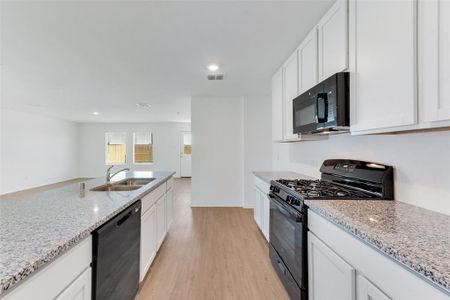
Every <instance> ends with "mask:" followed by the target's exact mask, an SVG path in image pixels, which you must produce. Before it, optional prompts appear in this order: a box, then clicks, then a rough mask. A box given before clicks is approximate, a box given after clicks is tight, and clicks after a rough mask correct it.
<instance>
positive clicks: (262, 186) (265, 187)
mask: <svg viewBox="0 0 450 300" xmlns="http://www.w3.org/2000/svg"><path fill="white" fill-rule="evenodd" d="M255 185H256V187H257V188H258V189H260V190H261V192H263V193H265V194H268V193H269V192H270V184H268V183H267V182H265V181H263V180H261V179H259V178H258V177H256V176H255Z"/></svg>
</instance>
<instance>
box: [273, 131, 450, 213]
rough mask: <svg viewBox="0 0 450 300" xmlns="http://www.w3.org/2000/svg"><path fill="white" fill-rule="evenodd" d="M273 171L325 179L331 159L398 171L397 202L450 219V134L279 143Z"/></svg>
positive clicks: (353, 137) (332, 138)
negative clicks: (326, 163)
mask: <svg viewBox="0 0 450 300" xmlns="http://www.w3.org/2000/svg"><path fill="white" fill-rule="evenodd" d="M272 150H273V153H272V154H273V159H272V163H273V169H274V170H289V171H295V172H298V173H303V174H307V175H311V176H316V177H319V176H320V172H319V168H320V165H321V164H322V161H323V160H325V159H328V158H349V159H358V160H367V161H373V162H379V163H382V164H388V165H392V166H394V178H395V199H396V200H398V201H402V202H405V203H409V204H413V205H417V206H420V207H423V208H427V209H430V210H434V211H437V212H440V213H443V214H447V215H450V175H449V170H450V130H449V131H435V132H421V133H407V134H406V133H403V134H391V135H367V136H351V135H350V134H342V135H335V136H330V137H329V139H327V140H323V141H311V142H301V143H274V144H273V147H272Z"/></svg>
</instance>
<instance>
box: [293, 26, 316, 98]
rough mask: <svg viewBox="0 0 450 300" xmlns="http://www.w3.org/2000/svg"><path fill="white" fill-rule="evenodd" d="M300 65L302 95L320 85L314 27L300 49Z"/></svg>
mask: <svg viewBox="0 0 450 300" xmlns="http://www.w3.org/2000/svg"><path fill="white" fill-rule="evenodd" d="M298 64H299V67H298V90H299V94H302V93H303V92H304V91H306V90H308V89H310V88H312V87H313V86H314V85H316V84H317V83H318V77H317V70H318V66H317V64H318V61H317V28H316V27H314V29H313V30H312V31H311V32H310V33H309V34H308V36H307V37H306V38H305V39H304V40H303V42H302V44H301V45H300V47H299V48H298Z"/></svg>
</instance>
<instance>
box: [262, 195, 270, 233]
mask: <svg viewBox="0 0 450 300" xmlns="http://www.w3.org/2000/svg"><path fill="white" fill-rule="evenodd" d="M261 199H262V219H263V228H262V232H263V234H264V236H265V237H266V240H267V241H269V222H270V199H269V196H268V195H267V194H266V193H263V192H261Z"/></svg>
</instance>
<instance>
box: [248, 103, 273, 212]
mask: <svg viewBox="0 0 450 300" xmlns="http://www.w3.org/2000/svg"><path fill="white" fill-rule="evenodd" d="M271 120H272V100H271V97H270V96H260V97H245V98H244V207H254V206H255V192H254V175H253V171H270V170H272V126H271V124H272V123H271Z"/></svg>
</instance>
